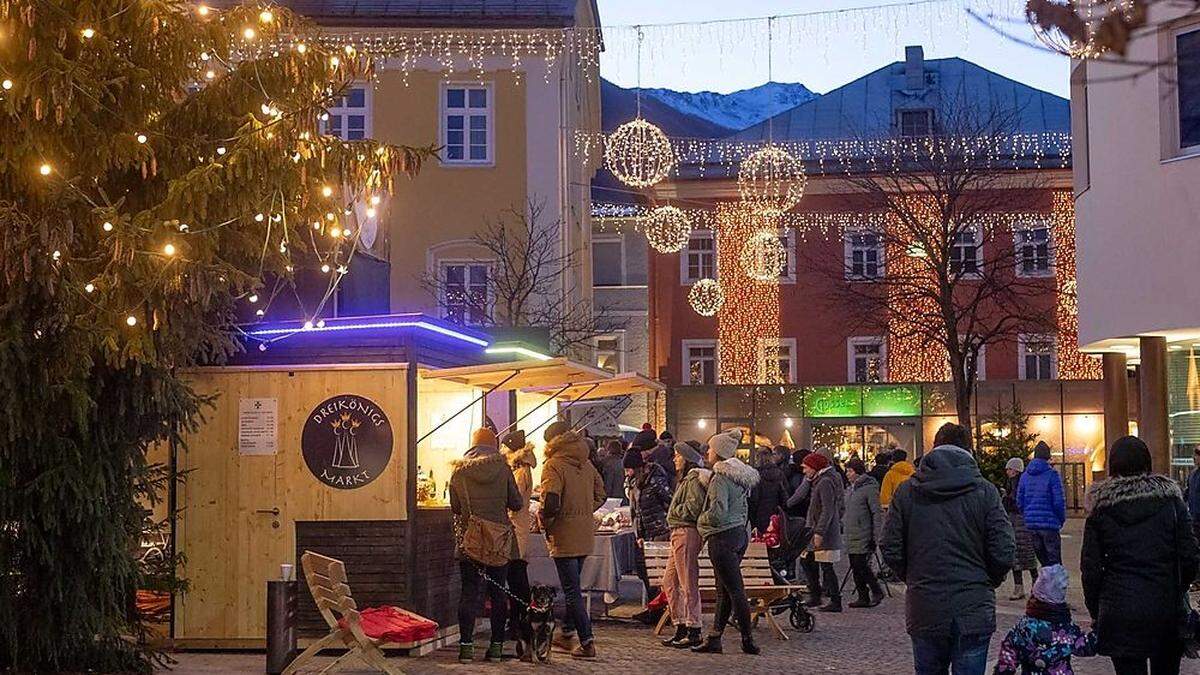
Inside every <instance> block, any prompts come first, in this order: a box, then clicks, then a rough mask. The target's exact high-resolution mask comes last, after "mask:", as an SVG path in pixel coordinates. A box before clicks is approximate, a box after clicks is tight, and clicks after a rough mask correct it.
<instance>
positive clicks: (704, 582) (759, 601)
mask: <svg viewBox="0 0 1200 675" xmlns="http://www.w3.org/2000/svg"><path fill="white" fill-rule="evenodd" d="M670 555H671V544H670V543H669V542H665V541H648V542H646V571H647V572H648V573H649V575H650V579H651V580H652V581H653V583H655V584H657V585H658V586H662V580H663V575H664V574H665V573H666V570H667V558H668V557H669V556H670ZM742 580H743V581H744V582H745V584H746V597H747V599H749V600H750V619H751V620H752V621H753V622H754V623H755V624H757V623H758V619H759V618H760V617H761V618H764V619H766V620H767V624H768V625H769V626H770V627H771V628H772V629H773V630H774V631H775V634H776V636H778V638H779V639H780V640H787V639H788V636H787V633H784V632H783V628H782V627H780V625H779V623H778V622H776V621H775V616H774V615H773V614H772V613H771V612H770V607H771V605H772V604H773V603H775V602H777V601H779V600H782V599H783V598H786V597H787V596H788V594H790V593H791V592H792V591H796V590H802V589H803V588H804V586H795V585H777V584H776V583H775V578H774V576H772V574H771V561H770V559H769V558H768V557H767V545H766V544H754V543H752V544H750V546H749V547H747V548H746V556H745V557H744V558H742ZM716 598H717V587H716V577H715V576H714V575H713V568H712V561H711V560H709V559H708V547H707V546H706V547H705V548H704V549H702V550H701V551H700V600H701V602H702V603H703V604H704V605H706V606H710V607H711V606H712V605H713V604H714V603H715V602H716ZM669 619H670V612H664V613H663V616H662V618H661V619H659V621H658V625H657V626H655V627H654V633H655V634H656V635H658V634H661V633H662V630H663V627H664V626H666V624H667V621H668V620H669Z"/></svg>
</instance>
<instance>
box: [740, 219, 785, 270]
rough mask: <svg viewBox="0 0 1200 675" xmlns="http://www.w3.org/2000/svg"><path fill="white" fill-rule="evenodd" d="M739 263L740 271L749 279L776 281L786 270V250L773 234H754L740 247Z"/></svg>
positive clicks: (764, 232)
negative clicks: (740, 264)
mask: <svg viewBox="0 0 1200 675" xmlns="http://www.w3.org/2000/svg"><path fill="white" fill-rule="evenodd" d="M740 261H741V263H742V271H744V272H745V273H746V276H748V277H750V278H751V279H755V280H757V281H778V280H779V276H780V275H781V274H783V272H784V270H785V269H786V268H787V249H785V248H784V247H783V242H781V241H779V237H778V236H777V235H776V234H775V233H774V232H770V231H768V230H763V231H761V232H755V233H754V235H753V236H751V237H750V239H749V240H747V241H746V243H745V245H743V246H742V253H741V256H740Z"/></svg>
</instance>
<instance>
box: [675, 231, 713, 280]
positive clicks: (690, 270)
mask: <svg viewBox="0 0 1200 675" xmlns="http://www.w3.org/2000/svg"><path fill="white" fill-rule="evenodd" d="M679 263H680V266H681V268H682V269H680V270H679V276H680V278H681V279H682V280H683V283H685V284H691V283H695V282H697V281H700V280H701V279H716V278H717V241H716V239H714V238H713V234H712V232H710V231H708V230H693V231H692V237H691V239H689V240H688V245H687V248H686V249H684V251H683V254H682V255H681V256H680V257H679Z"/></svg>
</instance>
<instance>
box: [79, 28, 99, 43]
mask: <svg viewBox="0 0 1200 675" xmlns="http://www.w3.org/2000/svg"><path fill="white" fill-rule="evenodd" d="M79 34H80V35H82V36H83V39H84V40H91V39H92V38H94V37H96V29H94V28H91V27H90V26H89V27H88V28H84V29H83V30H81V31H79Z"/></svg>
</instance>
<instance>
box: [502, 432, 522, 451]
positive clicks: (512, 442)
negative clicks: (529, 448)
mask: <svg viewBox="0 0 1200 675" xmlns="http://www.w3.org/2000/svg"><path fill="white" fill-rule="evenodd" d="M504 447H506V448H508V449H509V450H520V449H521V448H523V447H525V431H524V430H523V429H517V430H516V431H514V432H512V433H511V434H509V435H507V436H505V437H504Z"/></svg>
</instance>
